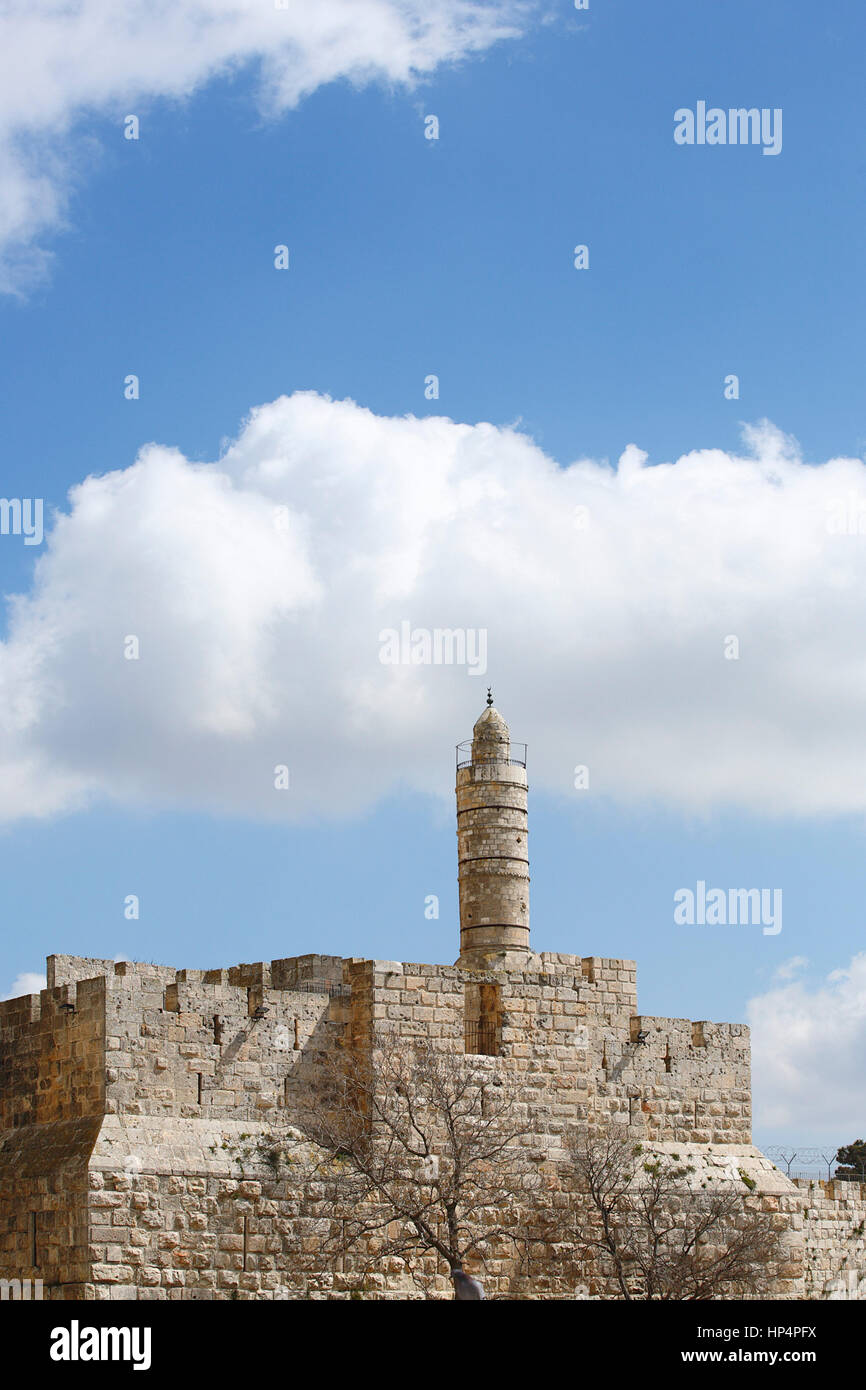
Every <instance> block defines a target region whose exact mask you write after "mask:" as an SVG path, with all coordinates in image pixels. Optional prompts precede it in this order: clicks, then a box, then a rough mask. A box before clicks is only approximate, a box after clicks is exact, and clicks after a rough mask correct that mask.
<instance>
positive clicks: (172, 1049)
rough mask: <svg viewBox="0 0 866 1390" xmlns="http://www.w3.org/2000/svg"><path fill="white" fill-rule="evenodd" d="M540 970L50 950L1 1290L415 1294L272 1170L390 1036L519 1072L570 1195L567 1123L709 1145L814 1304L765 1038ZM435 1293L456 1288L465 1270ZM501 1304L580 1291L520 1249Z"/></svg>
mask: <svg viewBox="0 0 866 1390" xmlns="http://www.w3.org/2000/svg"><path fill="white" fill-rule="evenodd" d="M536 960H537V961H538V962H539V966H538V968H537V969H535V970H533V971H511V972H509V971H496V972H488V973H485V972H478V971H472V972H468V971H466V970H462V969H459V968H457V967H451V966H441V965H428V964H416V963H401V962H389V961H372V960H361V959H347V960H342V959H340V958H338V957H328V956H306V957H297V958H289V959H286V960H279V961H271V962H259V963H255V964H250V965H239V966H234V967H232V968H231V969H228V970H212V971H191V970H187V971H183V970H181V971H175V970H173V969H170V968H168V967H163V966H153V965H147V964H132V963H129V962H119V963H116V964H115V963H114V962H110V961H89V960H88V961H84V962H82V961H81V960H79V959H77V958H71V957H61V956H57V957H54V958H52V960H51V961H50V962H49V981H50V983H51V988H49V989H47V990H44V991H42V994H41V995H39V996H35V995H34V996H26V997H25V998H24V999H20V1000H13V1001H9V1002H8V1003H6V1004H3V1005H0V1067H2V1072H0V1077H2V1083H0V1094H2V1105H3V1109H2V1111H0V1116H2V1122H3V1126H4V1128H3V1130H2V1131H0V1275H2V1276H3V1277H19V1278H25V1277H31V1278H36V1277H41V1278H42V1279H43V1282H44V1284H45V1285H46V1296H48V1297H53V1298H70V1297H87V1298H125V1299H128V1298H145V1299H150V1298H158V1299H163V1298H169V1299H188V1298H234V1297H242V1298H249V1297H253V1298H286V1297H333V1296H347V1294H348V1293H349V1292H351V1291H353V1290H357V1289H358V1287H363V1289H364V1290H365V1291H366V1293H367V1294H368V1295H372V1296H379V1297H401V1296H402V1297H406V1296H409V1295H410V1294H412V1293H416V1292H417V1291H415V1290H414V1288H413V1286H412V1284H411V1282H410V1280H409V1278H408V1275H407V1272H406V1271H405V1270H404V1269H402V1268H401V1267H400V1266H399V1262H398V1263H396V1264H394V1265H393V1267H391V1268H388V1269H385V1270H377V1271H376V1272H375V1273H374V1274H373V1275H370V1274H365V1275H364V1276H363V1279H361V1272H362V1266H363V1261H362V1260H361V1259H360V1258H357V1259H353V1258H349V1257H346V1258H345V1259H344V1260H343V1261H342V1262H340V1263H338V1264H336V1265H335V1264H333V1263H330V1262H328V1261H327V1260H317V1259H316V1258H315V1256H316V1251H317V1249H318V1248H319V1247H320V1246H321V1241H322V1236H323V1233H324V1232H325V1230H326V1229H327V1220H328V1216H327V1212H326V1211H325V1210H323V1209H322V1208H321V1207H320V1206H317V1204H316V1199H315V1194H312V1195H311V1194H310V1193H302V1192H301V1191H300V1190H299V1188H298V1182H297V1179H296V1178H295V1176H294V1174H293V1173H292V1171H291V1169H290V1167H289V1166H287V1165H286V1164H285V1163H284V1162H282V1160H281V1161H280V1162H277V1163H276V1164H274V1163H272V1162H271V1161H270V1159H269V1157H268V1156H269V1154H273V1152H274V1151H275V1150H276V1149H278V1148H279V1147H280V1145H279V1142H275V1141H279V1139H280V1136H284V1135H285V1134H286V1132H287V1129H288V1128H289V1127H290V1126H291V1125H292V1122H293V1118H294V1114H295V1112H294V1110H293V1104H294V1098H295V1094H296V1086H297V1081H298V1079H299V1077H300V1074H301V1070H302V1069H306V1072H307V1074H314V1073H315V1070H316V1068H317V1067H318V1066H319V1065H320V1060H321V1057H322V1055H323V1054H324V1053H327V1052H328V1051H329V1050H330V1049H331V1048H332V1047H333V1045H334V1043H335V1041H336V1040H338V1039H342V1040H344V1041H345V1042H346V1043H347V1044H348V1045H350V1046H351V1047H352V1048H353V1049H354V1050H356V1051H364V1050H368V1051H369V1050H370V1049H371V1048H372V1047H373V1046H374V1045H375V1042H376V1040H377V1038H378V1037H379V1036H380V1035H381V1034H382V1033H384V1032H386V1031H388V1032H395V1033H396V1034H397V1036H398V1037H399V1038H402V1039H405V1041H406V1043H407V1045H409V1044H411V1042H412V1040H414V1039H429V1040H431V1041H432V1042H433V1043H434V1045H436V1046H439V1047H442V1048H445V1049H447V1050H449V1051H453V1052H454V1053H456V1054H457V1055H467V1056H468V1060H467V1065H471V1066H472V1067H473V1068H479V1067H480V1068H482V1069H486V1070H488V1071H489V1072H490V1074H491V1077H497V1076H499V1077H502V1078H503V1079H508V1080H510V1082H511V1083H512V1084H513V1085H514V1086H515V1088H516V1090H517V1093H518V1104H519V1106H520V1108H521V1109H522V1110H523V1113H524V1114H525V1116H526V1117H527V1118H528V1119H529V1120H530V1122H531V1123H530V1126H529V1132H528V1133H527V1134H526V1136H525V1137H524V1141H523V1142H524V1145H525V1149H526V1154H525V1157H526V1158H527V1159H529V1160H530V1161H531V1162H532V1163H534V1164H537V1165H538V1171H539V1172H540V1173H543V1174H544V1175H546V1178H547V1180H548V1182H549V1183H550V1184H552V1185H553V1187H556V1186H557V1184H560V1183H561V1180H562V1161H563V1159H564V1156H565V1149H564V1143H565V1139H566V1136H567V1134H568V1131H569V1130H570V1129H572V1128H573V1127H574V1126H575V1125H577V1126H580V1125H583V1124H586V1125H590V1126H591V1125H593V1124H602V1123H604V1124H607V1123H608V1122H610V1121H612V1122H613V1123H615V1124H618V1125H622V1126H623V1127H624V1128H625V1129H626V1130H627V1132H628V1133H629V1134H631V1135H634V1137H635V1140H636V1141H638V1140H640V1141H641V1142H647V1143H651V1144H653V1145H664V1144H667V1145H669V1146H685V1145H689V1146H691V1149H690V1152H694V1154H695V1155H697V1158H698V1159H699V1160H700V1163H701V1164H705V1165H709V1166H708V1172H709V1171H710V1169H713V1168H714V1165H718V1166H720V1167H721V1168H724V1169H725V1171H726V1172H727V1174H728V1175H729V1178H730V1181H733V1182H734V1183H735V1184H739V1185H742V1184H743V1183H744V1179H742V1173H743V1172H744V1171H745V1172H746V1173H747V1174H749V1175H751V1177H750V1180H751V1179H752V1178H753V1179H754V1182H755V1184H756V1187H755V1190H754V1191H753V1189H752V1188H751V1187H749V1186H748V1185H746V1187H745V1188H744V1202H749V1201H751V1202H759V1203H763V1204H764V1206H765V1209H766V1210H767V1211H768V1212H770V1213H771V1215H772V1216H773V1219H777V1220H778V1221H779V1222H782V1223H784V1225H785V1229H786V1230H788V1231H789V1232H790V1233H791V1240H792V1244H791V1250H790V1252H789V1254H788V1255H787V1256H786V1258H785V1260H784V1261H783V1263H782V1265H780V1268H779V1270H778V1271H777V1273H778V1288H779V1290H780V1293H779V1296H780V1297H784V1296H793V1293H795V1292H796V1291H797V1290H798V1289H802V1287H803V1285H802V1283H798V1281H800V1280H801V1279H802V1242H803V1236H802V1234H801V1228H802V1222H801V1217H800V1213H801V1208H802V1207H803V1204H804V1202H805V1200H806V1199H805V1196H804V1195H803V1194H802V1193H800V1192H799V1191H798V1190H797V1188H796V1187H795V1186H794V1185H793V1184H791V1183H789V1182H788V1181H787V1179H784V1178H782V1177H781V1176H780V1175H778V1174H776V1173H775V1170H774V1169H772V1165H770V1164H769V1163H768V1162H767V1160H764V1159H763V1158H762V1156H761V1155H760V1154H758V1152H757V1150H754V1149H753V1148H752V1147H751V1137H750V1114H749V1097H750V1090H749V1041H748V1030H747V1029H745V1028H743V1027H740V1026H738V1025H727V1024H713V1023H708V1022H703V1021H699V1022H692V1021H690V1020H687V1019H659V1018H650V1017H647V1016H641V1015H638V1014H637V994H636V984H635V967H634V963H633V962H630V961H618V960H610V959H607V958H602V957H577V956H570V955H564V954H554V953H545V954H543V955H542V956H540V957H537V958H536ZM94 969H96V970H97V971H98V972H100V973H98V974H97V975H96V976H95V977H93V978H88V977H86V976H85V975H84V973H83V972H86V971H88V970H94ZM64 1003H65V1004H71V1005H73V1006H74V1010H75V1011H74V1013H73V1012H72V1011H71V1010H70V1009H63V1007H62V1006H63V1004H64ZM696 1162H697V1159H696ZM281 1163H282V1166H281ZM715 1176H716V1177H718V1173H716V1174H715ZM779 1183H781V1187H779V1185H778V1184H779ZM846 1202H849V1194H848V1193H844V1194H842V1196H841V1197H836V1196H834V1197H833V1198H832V1199H831V1198H830V1197H827V1196H824V1195H822V1196H821V1198H820V1200H819V1199H818V1198H816V1199H815V1202H814V1206H815V1210H816V1212H818V1213H819V1214H818V1216H815V1217H811V1218H809V1219H810V1220H811V1221H813V1227H812V1231H813V1233H814V1238H813V1239H812V1240H811V1244H810V1249H811V1250H812V1251H813V1258H812V1266H813V1273H812V1274H811V1275H810V1276H809V1287H810V1288H811V1289H814V1290H815V1291H817V1290H818V1288H819V1287H820V1288H823V1287H824V1285H825V1284H826V1283H827V1280H828V1278H831V1277H833V1276H834V1275H835V1274H836V1273H838V1268H841V1267H842V1264H841V1263H840V1261H841V1253H840V1252H842V1251H843V1250H844V1251H847V1250H848V1249H849V1245H850V1242H851V1241H852V1240H853V1241H854V1242H855V1243H856V1239H858V1238H857V1237H856V1235H855V1234H854V1232H855V1228H856V1225H857V1210H856V1209H855V1207H852V1206H850V1205H848V1206H846ZM855 1206H856V1204H855ZM34 1213H35V1219H36V1239H37V1245H38V1249H37V1255H38V1263H37V1265H36V1266H34V1265H33V1264H32V1256H33V1237H34V1230H33V1214H34ZM798 1242H799V1244H798ZM798 1252H799V1253H798ZM28 1261H30V1263H28ZM834 1261H835V1262H836V1263H835V1264H834ZM430 1264H431V1269H430V1271H429V1272H431V1273H435V1272H436V1262H435V1260H434V1259H433V1258H432V1257H431V1261H430ZM837 1266H838V1268H837ZM587 1277H588V1279H589V1273H588V1275H587ZM359 1280H360V1281H361V1282H360V1284H359ZM590 1282H591V1280H590ZM437 1287H438V1291H439V1293H440V1294H441V1295H442V1296H448V1295H449V1293H450V1286H449V1284H448V1281H447V1278H446V1277H445V1272H444V1271H441V1270H440V1271H439V1278H438V1283H437ZM489 1288H490V1291H491V1292H494V1293H495V1292H499V1293H501V1294H502V1295H504V1296H505V1295H507V1296H510V1297H521V1296H525V1294H526V1293H527V1291H528V1290H529V1289H530V1288H534V1289H535V1291H536V1293H537V1292H538V1291H539V1288H540V1291H541V1292H546V1294H547V1296H551V1297H552V1296H555V1295H556V1293H557V1291H558V1290H557V1287H556V1286H555V1283H553V1284H551V1285H550V1287H549V1288H547V1289H546V1290H545V1287H544V1286H543V1285H541V1286H537V1285H535V1284H533V1285H530V1283H529V1280H528V1275H527V1272H526V1271H525V1270H523V1271H521V1270H518V1269H517V1268H516V1267H515V1266H514V1264H513V1261H512V1262H511V1263H509V1260H508V1259H507V1258H506V1257H505V1255H504V1254H503V1255H502V1257H501V1259H500V1258H499V1257H498V1256H496V1257H495V1258H494V1260H493V1262H492V1265H491V1273H490V1282H489ZM792 1291H793V1292H792ZM605 1292H606V1291H605V1289H604V1288H603V1287H601V1286H595V1287H594V1288H593V1296H604V1295H605ZM607 1294H608V1296H609V1291H607ZM813 1296H825V1295H821V1294H818V1293H817V1292H815V1293H814V1295H813Z"/></svg>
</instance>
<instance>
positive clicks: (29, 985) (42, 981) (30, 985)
mask: <svg viewBox="0 0 866 1390" xmlns="http://www.w3.org/2000/svg"><path fill="white" fill-rule="evenodd" d="M46 985H47V980H46V978H45V976H44V975H39V974H38V973H37V972H36V971H34V970H25V971H24V973H23V974H21V975H16V976H15V979H14V980H13V981H12V988H11V989H10V990H9V992H8V994H0V1000H3V999H20V997H21V995H22V994H38V993H39V991H40V990H41V989H45V988H46Z"/></svg>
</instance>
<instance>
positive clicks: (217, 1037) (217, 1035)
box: [213, 1014, 223, 1045]
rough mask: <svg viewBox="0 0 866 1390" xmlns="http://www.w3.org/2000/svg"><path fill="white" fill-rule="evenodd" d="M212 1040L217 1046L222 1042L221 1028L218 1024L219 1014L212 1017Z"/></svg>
mask: <svg viewBox="0 0 866 1390" xmlns="http://www.w3.org/2000/svg"><path fill="white" fill-rule="evenodd" d="M213 1040H214V1042H215V1043H216V1044H217V1045H219V1044H220V1043H221V1042H222V1040H223V1026H222V1024H221V1023H220V1016H219V1014H214V1016H213Z"/></svg>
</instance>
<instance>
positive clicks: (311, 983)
mask: <svg viewBox="0 0 866 1390" xmlns="http://www.w3.org/2000/svg"><path fill="white" fill-rule="evenodd" d="M284 988H286V989H288V990H289V991H290V992H291V991H294V993H295V994H328V995H330V997H331V998H332V999H342V998H345V997H346V996H347V995H349V994H351V993H352V986H351V985H344V984H336V983H334V981H333V980H297V981H296V982H295V984H293V985H286V986H284Z"/></svg>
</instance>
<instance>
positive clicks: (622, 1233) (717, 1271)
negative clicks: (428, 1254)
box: [570, 1131, 782, 1301]
mask: <svg viewBox="0 0 866 1390" xmlns="http://www.w3.org/2000/svg"><path fill="white" fill-rule="evenodd" d="M570 1156H571V1164H572V1168H573V1174H574V1177H575V1179H576V1189H577V1198H576V1202H575V1205H574V1208H573V1215H574V1218H575V1220H574V1229H573V1232H572V1234H573V1242H574V1243H573V1246H572V1252H573V1258H575V1259H576V1260H577V1261H578V1262H582V1266H583V1268H586V1267H587V1265H589V1266H590V1267H592V1266H593V1265H595V1266H596V1267H600V1268H601V1270H602V1271H603V1272H605V1273H606V1274H607V1275H608V1276H609V1277H611V1278H612V1280H613V1282H614V1284H615V1286H616V1287H617V1288H618V1290H619V1294H620V1296H621V1297H622V1298H624V1299H629V1300H635V1299H655V1300H684V1301H692V1300H702V1299H712V1298H731V1297H736V1296H737V1295H738V1294H741V1293H742V1292H743V1291H744V1290H748V1291H749V1292H751V1293H753V1294H755V1293H760V1292H763V1291H765V1290H766V1289H767V1287H768V1285H769V1282H770V1278H771V1268H772V1264H773V1262H774V1261H776V1260H778V1259H779V1257H780V1254H781V1253H782V1239H781V1236H780V1234H779V1232H778V1231H777V1229H776V1228H775V1226H774V1224H773V1219H772V1216H771V1215H769V1214H768V1213H766V1212H763V1211H761V1210H758V1209H755V1207H754V1205H753V1204H751V1203H750V1202H749V1200H748V1199H749V1196H750V1190H749V1189H750V1183H749V1179H748V1175H745V1174H744V1175H740V1178H741V1181H742V1183H743V1185H744V1187H745V1189H746V1190H745V1191H743V1190H738V1187H737V1186H735V1185H734V1181H732V1177H728V1178H727V1179H726V1180H725V1181H724V1182H723V1183H721V1184H719V1183H718V1182H717V1183H716V1184H715V1185H714V1186H712V1187H707V1188H702V1187H701V1188H698V1189H697V1190H696V1188H695V1185H694V1184H693V1183H690V1182H689V1178H690V1177H691V1175H692V1174H693V1173H694V1171H695V1169H694V1167H693V1166H690V1165H689V1164H688V1163H683V1162H680V1161H678V1159H677V1158H676V1157H673V1156H670V1155H667V1154H660V1153H654V1152H653V1151H652V1150H651V1149H648V1148H646V1147H644V1146H643V1145H640V1144H636V1143H635V1142H634V1140H630V1139H627V1138H624V1137H622V1136H620V1135H618V1134H615V1133H613V1132H611V1131H601V1132H589V1131H586V1132H583V1133H581V1134H579V1135H575V1136H574V1137H573V1138H572V1140H571V1143H570ZM751 1186H752V1187H753V1186H754V1183H751Z"/></svg>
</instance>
